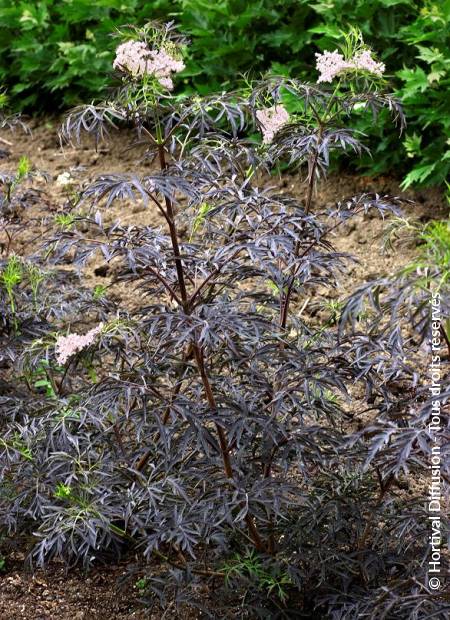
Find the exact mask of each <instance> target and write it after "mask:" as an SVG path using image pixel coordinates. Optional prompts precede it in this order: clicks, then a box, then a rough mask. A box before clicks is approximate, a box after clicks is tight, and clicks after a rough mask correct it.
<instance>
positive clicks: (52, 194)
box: [0, 119, 448, 620]
mask: <svg viewBox="0 0 450 620" xmlns="http://www.w3.org/2000/svg"><path fill="white" fill-rule="evenodd" d="M57 126H58V124H57V122H56V121H55V120H54V119H47V120H41V121H39V122H38V123H35V124H34V127H33V133H32V135H31V136H27V135H24V134H21V133H20V132H17V133H16V134H13V135H12V136H11V134H10V133H6V132H2V133H1V137H3V138H4V139H6V140H8V141H11V142H12V146H11V147H8V149H6V150H7V151H9V152H8V153H4V156H3V160H2V162H1V167H2V170H4V171H14V170H15V169H16V167H17V165H18V162H19V159H20V157H23V156H26V157H28V158H29V159H30V161H31V163H32V165H33V166H34V167H35V168H36V169H39V170H42V171H45V172H46V173H48V179H47V180H36V181H35V182H34V183H33V189H32V190H30V193H29V195H28V196H27V195H26V194H25V197H24V203H23V208H18V211H17V213H16V225H15V231H16V232H15V235H14V238H13V240H12V242H11V246H10V248H9V250H10V251H12V252H16V253H17V254H18V255H20V256H23V257H27V256H29V255H30V254H32V253H34V252H35V251H36V250H37V248H38V246H39V244H40V242H41V240H42V238H43V236H44V235H48V234H50V233H51V230H52V227H53V226H54V219H55V216H56V215H57V214H58V213H59V212H60V211H62V209H63V207H64V205H65V203H66V202H67V200H69V199H70V197H71V191H73V190H74V187H76V188H78V187H83V186H84V185H85V184H86V183H88V182H89V181H91V180H92V179H93V178H94V177H96V176H98V175H99V174H101V173H104V172H108V173H111V172H115V171H117V172H121V173H123V172H136V171H137V170H136V163H135V162H136V152H135V151H133V152H130V151H128V150H127V149H126V145H127V144H128V143H129V142H131V140H132V137H131V135H130V134H129V133H127V132H121V133H119V134H117V135H115V136H113V139H112V143H110V144H108V145H102V144H100V145H99V148H98V150H97V152H95V150H93V145H92V144H89V143H88V144H86V145H85V146H81V147H79V148H75V147H72V146H70V147H64V149H61V147H60V144H59V141H58V138H57V133H56V131H57ZM141 154H142V153H141ZM138 168H139V172H142V171H143V170H145V169H148V170H151V163H149V162H146V161H142V162H141V163H140V164H138ZM66 172H69V173H70V175H71V178H72V179H73V185H72V187H71V188H69V186H68V185H62V181H64V179H63V178H61V176H60V175H63V173H66ZM266 184H267V185H273V186H276V187H278V188H279V190H280V191H281V192H285V193H288V194H292V195H294V196H296V197H297V198H298V199H299V200H301V199H302V198H303V196H304V193H305V185H304V183H303V182H302V181H301V180H299V177H298V176H295V175H292V174H286V175H284V176H282V177H281V178H278V177H271V178H268V179H266ZM364 192H378V193H382V194H384V193H386V194H390V195H400V194H401V192H400V190H399V187H398V183H397V181H396V180H395V179H394V178H389V177H381V178H377V179H371V178H367V177H361V176H357V175H354V174H346V173H340V174H338V175H337V174H335V175H333V176H332V177H331V178H330V179H329V180H328V181H326V180H325V181H323V182H322V183H321V184H320V185H319V189H318V193H317V195H316V196H315V198H314V199H313V210H314V207H315V205H316V204H319V205H322V206H323V205H326V206H332V205H333V204H335V203H336V202H338V201H340V200H343V199H345V198H348V197H351V196H353V195H355V194H360V193H364ZM404 195H405V196H406V197H407V198H409V199H411V200H412V201H413V204H411V205H410V206H408V207H407V212H406V213H405V215H407V216H408V218H409V219H410V220H411V221H420V222H422V223H425V222H427V221H428V220H431V219H439V218H442V217H445V216H447V213H448V207H447V205H446V204H445V202H444V200H443V197H442V195H441V192H440V191H438V190H421V191H418V192H414V191H411V190H410V191H407V192H405V193H404ZM103 214H104V219H105V222H113V221H115V220H120V221H121V222H122V223H124V224H139V225H145V224H148V225H152V226H155V225H156V226H157V225H159V224H162V223H163V222H162V218H161V216H160V215H159V214H158V213H157V211H156V210H155V209H152V208H148V209H146V208H144V207H143V206H142V205H139V204H137V205H132V204H126V203H125V204H123V203H120V204H119V205H118V206H112V207H111V208H110V209H109V210H104V211H103ZM385 229H386V222H383V221H382V220H381V219H380V218H379V216H372V214H371V213H369V214H367V215H364V216H359V217H358V218H355V219H354V220H352V221H351V222H350V223H349V224H347V225H346V226H344V227H341V228H340V229H339V233H338V234H336V235H335V236H334V238H332V242H333V244H334V246H335V247H336V249H337V250H339V251H342V252H349V253H351V254H352V255H353V256H355V258H356V259H357V260H358V262H357V263H355V265H354V266H353V267H352V268H351V269H350V271H349V272H347V274H346V276H345V277H344V278H343V280H342V282H341V286H340V287H339V289H338V290H335V291H331V292H330V293H329V295H330V297H331V298H333V297H334V298H337V297H339V298H340V299H342V298H343V297H345V294H346V293H347V292H348V293H350V292H351V291H352V290H354V288H355V286H356V285H357V284H362V283H364V282H366V281H368V280H372V279H375V278H378V277H381V276H388V275H391V274H393V273H395V272H397V271H398V270H399V269H400V268H401V267H403V266H404V265H405V264H407V263H408V262H410V260H411V259H412V258H413V257H414V256H415V255H416V254H417V248H416V243H415V242H412V243H410V244H409V245H401V246H400V245H394V246H393V247H391V248H387V249H384V250H383V249H382V246H383V231H384V230H385ZM1 235H2V233H0V246H1V244H3V247H4V246H5V244H6V243H7V239H6V238H5V237H4V236H3V237H2V236H1ZM65 268H67V269H68V270H71V269H72V267H71V265H70V264H67V265H66V267H65ZM113 276H114V273H112V272H111V271H110V269H109V267H108V265H107V264H106V263H105V261H104V260H103V259H102V258H101V257H100V258H96V259H95V260H93V261H91V262H89V263H88V265H87V267H86V268H85V270H84V279H85V283H86V284H87V286H89V287H91V288H93V287H95V286H97V285H101V286H110V293H111V295H113V296H114V297H115V299H116V301H117V303H118V304H119V305H121V306H123V307H125V308H129V309H133V306H135V305H136V303H137V302H136V297H135V293H134V291H133V290H130V288H129V286H128V285H126V284H124V283H113ZM303 311H304V312H305V313H306V314H308V313H309V314H310V316H312V317H314V316H316V315H317V316H319V318H320V313H321V312H322V313H323V312H326V311H325V310H324V309H323V308H321V307H317V306H315V305H314V301H312V302H311V304H309V305H307V306H306V307H305V308H304V310H303ZM87 327H88V326H86V329H87ZM1 372H2V371H1V370H0V373H1ZM24 558H25V556H24V554H23V551H22V550H20V551H19V552H17V551H13V552H11V555H10V556H9V557H7V558H6V566H5V572H4V574H3V575H2V576H1V578H0V616H1V618H4V619H5V620H13V619H17V620H19V619H21V618H23V619H25V618H27V619H28V618H30V619H31V618H33V619H36V620H38V619H39V620H46V619H47V618H48V619H50V618H51V619H52V620H53V619H55V620H56V619H61V620H62V619H69V618H71V619H73V620H103V619H104V618H110V619H111V620H120V619H122V620H125V619H130V620H131V619H132V618H136V619H139V618H144V617H145V618H160V617H163V616H161V615H160V614H159V612H158V613H156V612H154V613H152V612H149V611H148V610H147V611H142V609H141V606H140V604H139V602H138V598H139V592H138V591H137V589H136V587H135V585H134V584H135V582H133V581H131V582H129V583H128V585H127V586H125V590H120V591H119V590H118V589H117V580H118V578H121V577H123V576H124V574H125V573H126V565H127V563H126V562H124V564H123V565H117V566H109V565H107V566H101V565H99V566H96V567H95V568H94V569H93V570H92V571H91V572H90V573H88V575H87V576H86V575H83V574H82V573H81V572H71V573H70V575H69V576H67V575H66V574H65V573H64V569H63V567H62V566H61V565H59V564H58V563H56V564H55V563H54V564H53V565H51V566H50V568H49V570H48V571H47V572H44V571H38V572H37V573H35V574H34V575H33V576H31V575H28V574H27V573H26V572H25V571H24V570H23V569H22V561H23V560H24ZM167 613H169V614H170V613H171V612H170V611H169V612H167ZM164 617H179V616H175V612H173V615H164ZM190 617H201V616H196V615H195V616H190Z"/></svg>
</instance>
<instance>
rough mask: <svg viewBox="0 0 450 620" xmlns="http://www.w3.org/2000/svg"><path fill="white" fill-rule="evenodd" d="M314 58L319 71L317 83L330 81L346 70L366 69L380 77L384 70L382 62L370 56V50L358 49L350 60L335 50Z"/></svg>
mask: <svg viewBox="0 0 450 620" xmlns="http://www.w3.org/2000/svg"><path fill="white" fill-rule="evenodd" d="M316 58H317V60H316V68H317V70H318V71H319V73H320V75H319V79H318V80H317V83H318V84H320V82H332V81H333V80H334V78H335V77H336V76H338V75H341V74H342V73H345V72H346V71H368V72H369V73H372V74H373V75H376V76H378V77H381V75H382V74H383V73H384V70H385V66H384V64H383V63H382V62H377V61H376V60H374V59H373V58H372V52H371V51H370V50H362V51H359V52H357V53H356V54H355V55H354V56H353V58H350V60H345V58H344V56H343V55H342V54H339V52H338V51H337V50H334V52H324V53H323V54H316Z"/></svg>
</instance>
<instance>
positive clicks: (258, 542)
mask: <svg viewBox="0 0 450 620" xmlns="http://www.w3.org/2000/svg"><path fill="white" fill-rule="evenodd" d="M158 157H159V164H160V167H161V170H163V171H164V170H166V169H167V162H166V158H165V152H164V144H163V143H161V142H159V143H158ZM165 205H166V210H167V216H168V217H167V222H168V225H169V232H170V239H171V242H172V249H173V253H174V256H175V267H176V272H177V278H178V285H179V287H180V296H181V301H182V304H183V310H184V312H186V313H187V314H189V313H190V310H191V308H190V303H189V298H188V294H187V289H186V281H185V277H184V271H183V261H182V258H181V252H180V246H179V243H178V232H177V228H176V224H175V214H174V210H173V204H172V201H171V200H170V198H168V197H167V196H166V197H165ZM192 346H193V352H194V357H195V361H196V365H197V368H198V371H199V374H200V377H201V380H202V383H203V388H204V390H205V394H206V399H207V401H208V405H209V407H210V408H211V409H212V410H213V411H217V404H216V400H215V397H214V393H213V391H212V388H211V383H210V381H209V377H208V373H207V371H206V367H205V361H204V356H203V351H202V348H201V346H200V345H199V344H198V342H197V339H196V337H195V336H194V342H193V343H192ZM215 427H216V431H217V436H218V439H219V445H220V452H221V454H222V460H223V465H224V470H225V474H226V476H227V478H228V479H229V480H234V472H233V466H232V464H231V458H230V451H229V447H228V441H227V438H226V435H225V432H224V430H223V428H222V427H221V426H220V425H219V424H217V423H215ZM245 522H246V524H247V527H248V529H249V532H250V536H251V538H252V540H253V543H254V545H255V548H256V549H257V550H258V551H265V550H266V546H265V544H264V542H263V541H262V539H261V536H260V534H259V532H258V528H257V527H256V525H255V522H254V520H253V517H252V516H251V515H249V514H247V515H246V517H245Z"/></svg>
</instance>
